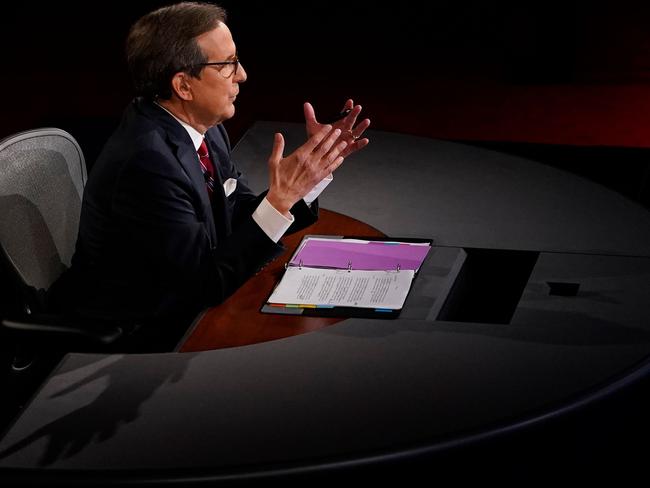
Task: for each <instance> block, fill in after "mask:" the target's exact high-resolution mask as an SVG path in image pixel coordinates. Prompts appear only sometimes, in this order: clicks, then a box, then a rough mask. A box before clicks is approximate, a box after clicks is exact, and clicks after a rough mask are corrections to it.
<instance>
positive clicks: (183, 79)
mask: <svg viewBox="0 0 650 488" xmlns="http://www.w3.org/2000/svg"><path fill="white" fill-rule="evenodd" d="M172 91H173V92H174V93H175V94H176V96H177V97H178V98H180V99H181V100H192V98H193V96H192V85H191V84H190V80H189V75H188V74H187V73H183V72H182V71H181V72H178V73H176V74H175V75H174V76H173V78H172Z"/></svg>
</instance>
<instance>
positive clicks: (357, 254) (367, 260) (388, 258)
mask: <svg viewBox="0 0 650 488" xmlns="http://www.w3.org/2000/svg"><path fill="white" fill-rule="evenodd" d="M430 248H431V246H429V245H424V246H423V245H417V244H409V243H405V242H402V243H394V242H390V243H384V242H381V241H368V242H363V241H345V240H340V239H308V240H307V242H305V244H304V245H303V247H302V249H300V251H299V252H298V253H297V254H296V256H295V257H294V259H293V260H292V261H291V264H292V265H295V266H298V265H299V264H300V262H301V261H302V265H303V266H314V267H328V268H339V269H346V268H347V267H348V265H349V264H350V265H351V266H352V269H359V270H373V271H380V270H391V269H397V267H398V265H399V267H400V269H412V270H418V269H419V268H420V266H421V265H422V262H423V261H424V258H425V257H426V255H427V253H428V252H429V249H430Z"/></svg>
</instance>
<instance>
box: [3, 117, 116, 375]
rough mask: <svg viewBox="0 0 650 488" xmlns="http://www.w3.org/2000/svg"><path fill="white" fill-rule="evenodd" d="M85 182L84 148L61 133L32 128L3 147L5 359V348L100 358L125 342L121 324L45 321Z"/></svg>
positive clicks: (70, 251)
mask: <svg viewBox="0 0 650 488" xmlns="http://www.w3.org/2000/svg"><path fill="white" fill-rule="evenodd" d="M86 179H87V175H86V166H85V161H84V156H83V153H82V151H81V148H80V147H79V145H78V144H77V142H76V141H75V139H74V138H73V137H72V136H71V135H70V134H68V133H67V132H65V131H63V130H60V129H55V128H42V129H34V130H29V131H25V132H20V133H18V134H15V135H12V136H10V137H7V138H5V139H2V140H0V261H1V262H0V265H1V269H2V281H3V283H2V287H3V288H5V289H4V290H3V291H4V292H5V293H3V297H4V300H3V302H4V303H2V306H3V310H2V315H3V321H2V327H1V329H0V341H1V343H0V347H2V349H3V350H4V351H5V352H6V351H7V349H8V347H7V346H8V345H10V346H16V347H17V348H18V349H19V350H20V351H25V350H32V351H33V350H38V351H54V350H56V351H61V352H67V351H71V350H86V351H99V350H102V349H103V348H105V347H106V346H108V345H110V344H113V343H114V342H115V341H117V340H118V339H119V338H120V337H121V336H122V328H121V327H120V326H118V325H116V324H111V323H97V322H96V321H94V322H93V323H88V322H85V323H84V322H73V321H72V320H71V319H69V318H65V317H59V316H56V315H53V314H48V310H47V308H46V304H45V300H44V296H45V290H47V288H49V287H50V285H51V284H52V283H53V282H54V281H55V280H56V279H57V278H58V277H59V275H60V274H61V273H62V272H63V271H64V270H65V269H66V267H67V266H69V265H70V260H71V259H72V254H73V253H74V247H75V241H76V237H77V230H78V226H79V216H80V211H81V198H82V194H83V188H84V185H85V183H86ZM8 343H11V344H8ZM14 349H15V348H14ZM21 354H22V352H21V353H18V355H17V356H20V355H21ZM16 360H18V357H15V358H14V363H15V361H16ZM14 367H18V366H17V365H16V364H14Z"/></svg>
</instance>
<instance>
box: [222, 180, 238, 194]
mask: <svg viewBox="0 0 650 488" xmlns="http://www.w3.org/2000/svg"><path fill="white" fill-rule="evenodd" d="M236 188H237V180H236V179H235V178H228V179H227V180H226V181H225V182H224V184H223V191H224V192H225V194H226V196H227V197H228V196H230V195H231V194H232V192H234V191H235V189H236Z"/></svg>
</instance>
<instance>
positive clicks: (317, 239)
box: [261, 235, 433, 318]
mask: <svg viewBox="0 0 650 488" xmlns="http://www.w3.org/2000/svg"><path fill="white" fill-rule="evenodd" d="M432 242H433V241H432V240H431V239H414V238H360V237H343V236H319V235H307V236H305V237H303V239H302V241H301V242H300V244H299V245H298V247H297V248H296V251H295V252H294V254H293V256H292V257H291V259H290V260H289V262H288V263H286V265H285V272H284V274H283V276H282V278H281V279H280V281H279V282H278V283H277V284H276V286H275V288H274V290H273V292H272V293H271V295H270V296H269V298H268V299H267V301H266V303H265V304H264V305H263V306H262V308H261V311H262V312H264V313H279V314H291V315H312V316H325V317H380V318H395V317H397V316H399V313H400V311H401V310H402V308H403V306H404V302H405V301H406V297H407V296H408V293H409V291H410V289H411V286H412V284H413V280H414V279H415V277H416V276H417V273H418V271H419V270H420V267H421V266H422V263H423V262H424V259H425V258H426V256H427V254H428V252H429V250H430V249H431V245H432Z"/></svg>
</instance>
